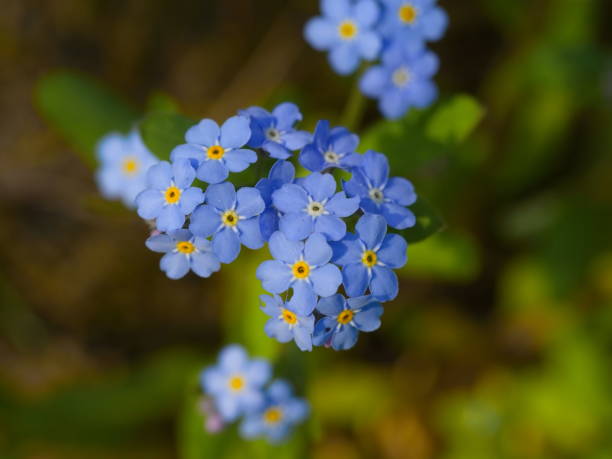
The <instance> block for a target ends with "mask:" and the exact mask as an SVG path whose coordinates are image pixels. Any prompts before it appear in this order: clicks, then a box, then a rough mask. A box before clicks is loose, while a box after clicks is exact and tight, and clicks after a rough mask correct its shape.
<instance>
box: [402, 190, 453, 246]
mask: <svg viewBox="0 0 612 459" xmlns="http://www.w3.org/2000/svg"><path fill="white" fill-rule="evenodd" d="M410 210H411V211H412V213H414V215H415V217H416V225H415V226H413V227H412V228H408V229H406V230H403V231H401V232H400V234H401V235H402V236H403V237H404V238H405V239H406V240H407V241H408V242H409V243H412V244H415V243H417V242H421V241H424V240H425V239H427V238H428V237H430V236H433V235H434V234H436V233H438V232H440V231H442V230H443V229H444V227H445V223H444V220H443V219H442V217H441V216H440V214H439V213H438V212H437V211H436V210H434V208H433V207H432V206H431V204H429V202H427V200H425V199H424V198H422V197H420V196H419V199H418V200H417V202H415V203H414V204H413V205H412V206H410Z"/></svg>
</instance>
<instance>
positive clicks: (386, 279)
mask: <svg viewBox="0 0 612 459" xmlns="http://www.w3.org/2000/svg"><path fill="white" fill-rule="evenodd" d="M372 274H373V275H372V281H371V282H370V292H371V293H372V296H374V297H375V298H376V299H378V300H380V301H391V300H393V299H395V297H396V296H397V293H398V291H399V287H398V282H397V275H396V274H395V273H394V272H393V271H392V270H391V269H389V268H384V267H382V266H374V268H373V269H372Z"/></svg>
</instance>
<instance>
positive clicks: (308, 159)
mask: <svg viewBox="0 0 612 459" xmlns="http://www.w3.org/2000/svg"><path fill="white" fill-rule="evenodd" d="M299 161H300V164H301V165H302V166H304V167H305V168H306V169H308V170H309V171H312V172H321V171H322V170H323V168H324V167H325V160H324V159H323V155H322V154H321V152H320V151H319V150H318V149H317V147H315V145H314V144H310V145H306V147H304V149H303V150H302V151H301V152H300V156H299Z"/></svg>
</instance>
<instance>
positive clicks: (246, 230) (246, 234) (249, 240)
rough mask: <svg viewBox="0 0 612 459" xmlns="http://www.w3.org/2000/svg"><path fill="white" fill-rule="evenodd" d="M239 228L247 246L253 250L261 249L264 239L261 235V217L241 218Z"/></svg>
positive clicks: (241, 238) (241, 237)
mask: <svg viewBox="0 0 612 459" xmlns="http://www.w3.org/2000/svg"><path fill="white" fill-rule="evenodd" d="M238 229H239V230H240V241H241V242H242V244H243V245H244V246H245V247H248V248H249V249H252V250H257V249H261V248H262V247H263V245H264V240H263V237H262V235H261V229H260V228H259V218H257V217H254V218H249V219H247V220H240V222H239V223H238Z"/></svg>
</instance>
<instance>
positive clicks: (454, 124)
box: [425, 94, 484, 145]
mask: <svg viewBox="0 0 612 459" xmlns="http://www.w3.org/2000/svg"><path fill="white" fill-rule="evenodd" d="M483 116H484V108H483V107H482V106H481V105H480V104H479V103H478V102H476V100H475V99H474V98H473V97H470V96H467V95H465V94H460V95H457V96H454V97H453V98H451V99H450V100H448V101H446V102H444V103H442V104H440V106H439V107H438V108H437V109H436V111H435V112H434V113H433V115H432V116H431V117H430V118H429V120H428V121H427V128H426V130H425V133H426V135H427V136H428V137H429V138H430V139H433V140H436V141H438V142H440V143H443V144H450V145H452V144H458V143H460V142H463V141H464V140H465V139H466V138H467V137H468V136H469V135H470V134H471V133H472V131H473V130H474V129H475V128H476V126H477V125H478V124H479V123H480V121H481V120H482V117H483Z"/></svg>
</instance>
